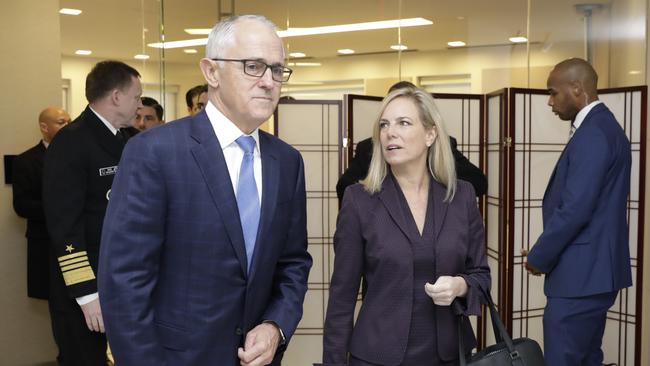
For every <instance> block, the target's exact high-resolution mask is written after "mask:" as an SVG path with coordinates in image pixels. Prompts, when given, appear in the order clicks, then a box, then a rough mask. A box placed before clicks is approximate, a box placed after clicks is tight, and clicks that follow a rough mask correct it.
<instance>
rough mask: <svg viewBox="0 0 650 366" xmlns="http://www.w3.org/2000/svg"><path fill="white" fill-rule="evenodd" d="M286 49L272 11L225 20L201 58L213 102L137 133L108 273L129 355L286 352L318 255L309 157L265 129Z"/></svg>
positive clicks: (108, 315)
mask: <svg viewBox="0 0 650 366" xmlns="http://www.w3.org/2000/svg"><path fill="white" fill-rule="evenodd" d="M284 60H285V53H284V47H283V44H282V41H281V40H280V38H278V36H277V34H276V28H275V26H274V25H273V24H272V23H271V22H270V21H268V20H267V19H266V18H264V17H261V16H251V15H248V16H239V17H233V18H229V19H226V20H224V21H222V22H220V23H219V24H217V25H216V26H215V27H214V29H213V30H212V33H211V34H210V37H209V41H208V44H207V46H206V58H203V59H202V60H201V62H200V67H201V71H202V72H203V75H204V77H205V79H206V81H207V83H208V97H209V101H208V104H207V106H206V108H205V109H204V110H202V111H201V112H199V113H198V114H197V115H195V116H190V117H186V118H183V119H181V120H178V121H175V122H171V123H167V124H165V125H163V126H160V127H157V128H154V129H151V130H148V131H145V132H142V133H140V134H138V135H137V136H135V137H134V138H133V139H132V140H131V141H130V142H129V143H128V144H127V146H126V148H125V150H124V155H123V159H122V161H121V163H120V165H119V171H118V173H117V176H116V178H115V182H114V184H113V189H112V191H111V200H110V203H109V208H108V211H107V214H106V219H105V221H104V231H103V235H102V246H101V253H100V266H99V267H100V271H99V280H98V281H99V292H100V299H101V305H102V311H103V314H104V319H105V326H106V333H107V336H108V340H109V343H110V345H111V349H112V351H113V355H114V357H115V363H116V364H118V365H120V366H129V365H138V366H141V365H174V366H183V365H239V364H241V365H250V366H256V365H266V364H272V365H279V364H280V361H281V358H282V353H283V350H284V349H285V347H286V345H287V343H288V341H289V339H290V338H291V336H292V335H293V333H294V331H295V329H296V327H297V325H298V321H299V320H300V318H301V316H302V302H303V300H304V296H305V293H306V291H307V276H308V273H309V269H310V268H311V264H312V260H311V256H310V255H309V253H308V252H307V230H306V226H307V225H306V196H305V181H304V169H303V161H302V158H301V156H300V154H299V153H298V151H297V150H295V149H294V148H292V147H291V146H289V145H288V144H286V143H284V142H282V141H281V140H279V139H277V138H276V137H274V136H272V135H269V134H267V133H265V132H263V131H260V130H259V129H258V127H259V126H260V125H261V124H262V123H263V122H264V121H266V120H267V119H268V118H269V117H270V116H271V115H272V113H273V111H274V109H275V107H276V105H277V103H278V99H279V97H280V88H281V85H282V83H283V82H286V81H288V79H289V76H290V75H291V70H290V69H288V68H286V67H284Z"/></svg>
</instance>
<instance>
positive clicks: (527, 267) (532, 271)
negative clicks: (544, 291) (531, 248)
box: [521, 249, 542, 276]
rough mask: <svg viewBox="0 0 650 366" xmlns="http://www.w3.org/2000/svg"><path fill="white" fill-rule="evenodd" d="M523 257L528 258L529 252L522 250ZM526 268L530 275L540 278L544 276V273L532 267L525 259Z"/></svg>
mask: <svg viewBox="0 0 650 366" xmlns="http://www.w3.org/2000/svg"><path fill="white" fill-rule="evenodd" d="M521 255H523V256H524V257H526V256H527V255H528V251H527V250H526V249H522V250H521ZM524 267H526V271H528V273H530V274H532V275H533V276H540V275H541V274H542V271H540V270H539V269H537V268H535V267H533V266H532V265H531V264H530V263H528V261H527V260H525V259H524Z"/></svg>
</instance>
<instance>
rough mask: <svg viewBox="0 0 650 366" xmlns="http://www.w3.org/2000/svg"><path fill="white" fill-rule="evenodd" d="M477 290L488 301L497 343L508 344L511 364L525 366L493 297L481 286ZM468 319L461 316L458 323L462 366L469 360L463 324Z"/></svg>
mask: <svg viewBox="0 0 650 366" xmlns="http://www.w3.org/2000/svg"><path fill="white" fill-rule="evenodd" d="M477 288H478V289H479V291H480V292H481V294H482V295H483V298H484V299H485V300H486V302H487V304H488V307H489V308H490V318H492V329H493V331H494V335H495V338H496V339H497V343H499V342H501V340H502V341H503V342H504V343H505V344H506V348H507V349H508V353H509V355H510V359H511V364H512V365H513V366H524V362H523V359H522V358H521V356H520V355H519V352H518V351H517V350H516V349H515V346H514V343H513V342H512V337H510V334H508V331H507V330H506V327H505V326H504V325H503V322H502V321H501V317H500V316H499V312H497V310H496V307H495V306H494V302H493V301H492V296H490V293H489V292H488V291H486V290H485V289H483V288H481V287H480V286H477ZM466 318H467V317H466V316H465V315H459V316H458V319H457V320H458V321H457V322H456V323H457V324H458V360H459V361H460V366H466V365H467V360H466V355H465V342H464V341H463V335H462V324H461V323H463V322H465V321H467V320H466ZM500 339H501V340H500Z"/></svg>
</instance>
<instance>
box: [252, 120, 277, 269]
mask: <svg viewBox="0 0 650 366" xmlns="http://www.w3.org/2000/svg"><path fill="white" fill-rule="evenodd" d="M259 141H260V153H261V156H262V182H263V184H262V206H261V207H260V210H261V211H260V224H259V226H258V229H257V240H256V242H255V252H254V254H253V265H252V266H251V273H250V277H251V278H253V276H255V273H256V270H257V265H256V264H257V262H258V261H260V260H261V258H262V257H263V256H264V252H263V251H264V250H265V249H269V248H266V247H265V246H264V238H265V237H266V233H267V232H268V231H269V230H270V225H271V222H272V221H273V216H274V213H275V206H276V202H277V198H278V188H279V184H280V175H279V174H278V171H279V164H278V160H277V157H276V156H275V151H273V149H272V145H271V144H272V142H271V139H270V137H269V136H268V135H267V134H266V133H265V132H263V131H259Z"/></svg>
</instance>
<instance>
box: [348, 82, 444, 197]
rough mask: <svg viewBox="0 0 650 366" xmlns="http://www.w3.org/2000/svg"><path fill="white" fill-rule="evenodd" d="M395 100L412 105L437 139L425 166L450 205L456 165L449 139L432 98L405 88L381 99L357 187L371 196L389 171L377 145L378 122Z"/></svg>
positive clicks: (377, 189)
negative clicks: (366, 165)
mask: <svg viewBox="0 0 650 366" xmlns="http://www.w3.org/2000/svg"><path fill="white" fill-rule="evenodd" d="M397 98H406V99H408V100H410V101H412V102H413V104H415V106H416V108H417V109H418V112H419V114H420V120H421V121H422V124H423V125H424V128H425V129H426V130H430V129H433V128H435V129H436V134H437V137H436V139H435V141H434V143H433V145H431V146H430V147H429V151H428V156H427V165H428V169H429V172H430V173H431V175H432V176H433V179H435V180H436V181H437V182H439V183H441V184H442V185H444V186H445V187H446V188H447V193H446V194H445V201H446V202H450V201H451V200H452V199H454V195H455V194H456V163H455V161H454V155H453V153H452V152H451V144H450V142H449V135H448V134H447V130H446V128H445V123H444V121H443V119H442V116H441V115H440V112H439V110H438V107H437V106H436V103H435V101H434V99H433V97H432V96H431V94H429V93H427V92H425V91H424V90H422V89H419V88H412V87H405V88H400V89H396V90H393V91H392V92H390V93H389V94H388V95H387V96H386V98H384V101H383V103H382V105H381V111H380V112H379V116H378V117H377V120H376V122H375V124H374V126H373V135H372V145H373V147H372V160H371V161H370V168H369V169H368V175H367V176H366V178H365V179H364V180H363V181H361V184H363V186H364V188H365V190H366V191H367V192H369V193H371V194H375V193H378V192H379V191H380V190H381V185H382V183H383V181H384V179H385V178H386V176H387V175H388V170H389V169H390V168H389V166H388V163H386V160H385V159H384V155H383V154H382V151H381V142H380V141H379V122H380V121H381V116H382V115H383V114H384V110H385V109H386V107H387V106H388V104H390V102H392V101H393V100H395V99H397Z"/></svg>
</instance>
